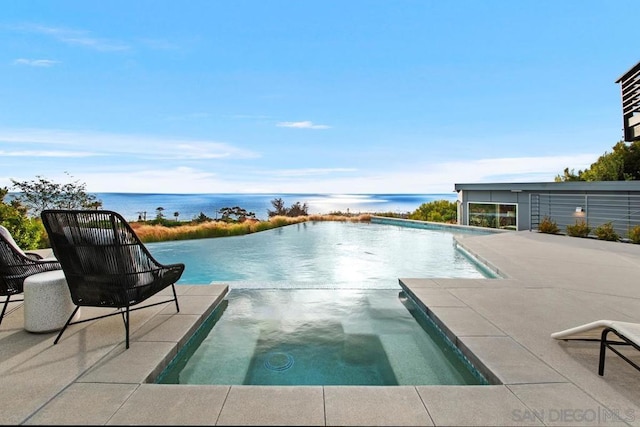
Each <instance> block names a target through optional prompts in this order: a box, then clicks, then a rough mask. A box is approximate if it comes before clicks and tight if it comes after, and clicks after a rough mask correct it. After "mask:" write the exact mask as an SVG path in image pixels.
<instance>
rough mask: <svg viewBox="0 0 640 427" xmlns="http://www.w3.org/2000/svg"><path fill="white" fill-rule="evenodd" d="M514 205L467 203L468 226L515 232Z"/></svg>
mask: <svg viewBox="0 0 640 427" xmlns="http://www.w3.org/2000/svg"><path fill="white" fill-rule="evenodd" d="M517 208H518V206H517V205H515V204H500V203H479V202H469V224H468V225H473V226H476V227H486V228H502V229H507V230H517V222H516V221H517V218H518V215H517Z"/></svg>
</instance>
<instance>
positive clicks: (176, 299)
mask: <svg viewBox="0 0 640 427" xmlns="http://www.w3.org/2000/svg"><path fill="white" fill-rule="evenodd" d="M171 289H173V299H174V300H175V302H176V311H177V312H178V313H180V306H178V296H177V295H176V285H175V284H173V285H171Z"/></svg>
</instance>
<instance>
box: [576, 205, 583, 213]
mask: <svg viewBox="0 0 640 427" xmlns="http://www.w3.org/2000/svg"><path fill="white" fill-rule="evenodd" d="M582 212H584V209H582V206H577V207H576V213H582Z"/></svg>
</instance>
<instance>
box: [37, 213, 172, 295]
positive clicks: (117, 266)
mask: <svg viewBox="0 0 640 427" xmlns="http://www.w3.org/2000/svg"><path fill="white" fill-rule="evenodd" d="M41 217H42V222H43V224H44V226H45V229H46V230H47V234H48V235H49V241H50V242H51V247H52V249H53V252H54V254H55V256H56V258H57V259H58V261H59V262H60V264H61V265H62V270H63V271H64V274H65V277H66V279H67V284H68V285H69V290H70V292H71V299H72V300H73V302H74V303H75V304H76V305H88V306H104V307H126V306H129V305H134V304H136V303H138V302H140V301H142V300H144V299H145V298H148V297H149V296H150V295H152V294H153V293H155V292H157V291H158V289H159V288H162V287H166V286H167V285H169V284H172V283H175V282H176V281H177V280H178V279H179V278H180V275H181V274H182V269H184V266H182V269H180V268H167V267H166V266H163V265H162V264H160V263H158V262H157V261H156V260H155V259H154V258H153V256H152V255H151V254H150V253H149V251H148V249H147V248H146V247H145V246H144V244H143V243H142V242H141V241H140V239H139V238H138V236H137V235H136V234H135V232H134V231H133V229H132V228H131V226H130V225H129V223H127V221H126V220H125V219H124V218H123V217H122V216H121V215H120V214H118V213H117V212H113V211H107V210H45V211H43V212H42V214H41Z"/></svg>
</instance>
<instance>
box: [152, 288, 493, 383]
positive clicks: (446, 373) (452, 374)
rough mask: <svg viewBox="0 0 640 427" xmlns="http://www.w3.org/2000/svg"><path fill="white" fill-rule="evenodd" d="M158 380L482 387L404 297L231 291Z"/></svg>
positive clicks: (344, 292)
mask: <svg viewBox="0 0 640 427" xmlns="http://www.w3.org/2000/svg"><path fill="white" fill-rule="evenodd" d="M158 382H160V383H170V384H227V385H238V384H245V385H248V384H251V385H387V386H388V385H431V384H458V385H459V384H482V383H483V379H482V378H481V377H480V376H479V375H478V374H477V373H475V372H474V370H473V369H472V368H471V367H470V366H469V365H468V364H467V363H465V361H464V360H463V358H462V357H461V356H460V355H459V354H458V353H457V350H456V349H455V348H453V347H452V346H451V345H449V344H447V343H446V342H445V341H444V338H443V337H442V336H441V335H439V333H438V331H437V330H436V329H435V328H434V327H432V326H430V325H429V324H428V322H427V320H426V317H424V316H423V315H421V312H420V311H419V310H417V308H416V307H415V306H414V305H413V303H412V302H411V301H408V300H407V299H406V296H405V295H404V292H398V291H397V290H386V289H385V290H372V289H278V290H274V289H232V290H231V291H230V292H229V294H228V295H227V297H226V299H225V301H224V302H223V303H222V304H221V306H220V307H219V308H218V309H216V312H214V315H213V316H212V318H211V320H210V321H208V322H207V323H205V327H203V328H202V329H201V330H200V331H199V332H198V334H196V336H195V337H194V339H193V341H192V342H191V343H190V344H189V345H187V347H186V348H185V351H183V352H181V353H180V354H179V356H178V357H177V358H176V359H175V360H174V361H173V362H172V364H171V365H170V366H169V367H168V368H167V369H166V370H165V372H164V373H163V374H162V375H161V376H160V379H159V381H158Z"/></svg>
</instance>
